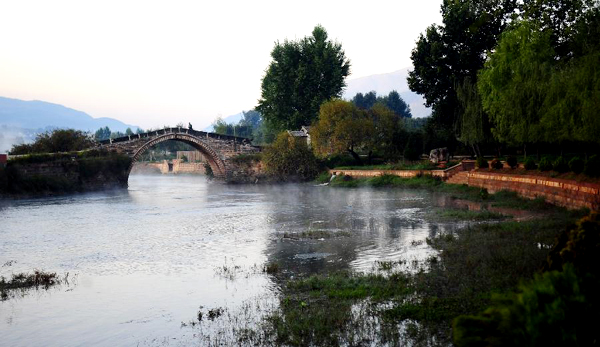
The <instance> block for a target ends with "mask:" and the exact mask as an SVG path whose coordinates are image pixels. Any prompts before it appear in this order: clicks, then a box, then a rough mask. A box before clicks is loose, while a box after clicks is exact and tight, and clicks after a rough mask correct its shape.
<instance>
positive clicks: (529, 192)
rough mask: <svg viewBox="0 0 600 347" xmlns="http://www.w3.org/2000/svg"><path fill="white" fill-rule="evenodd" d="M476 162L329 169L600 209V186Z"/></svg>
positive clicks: (336, 172) (355, 174)
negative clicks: (478, 166) (479, 166)
mask: <svg viewBox="0 0 600 347" xmlns="http://www.w3.org/2000/svg"><path fill="white" fill-rule="evenodd" d="M473 167H474V163H472V162H470V161H469V162H467V161H463V162H462V163H461V164H459V165H456V166H453V167H451V168H448V169H446V170H340V169H333V170H329V172H330V173H332V174H334V173H335V174H337V175H339V174H344V175H348V176H352V177H357V178H369V177H376V176H382V175H394V176H399V177H404V178H411V177H416V176H419V175H431V176H434V177H440V178H441V179H443V180H444V181H447V182H448V183H453V184H467V185H469V186H473V187H479V188H485V189H487V190H488V191H489V192H490V193H495V192H499V191H501V190H510V191H513V192H516V193H517V194H519V195H520V196H522V197H525V198H529V199H535V198H537V197H542V198H544V199H545V200H546V201H547V202H549V203H552V204H555V205H558V206H564V207H567V208H583V207H585V208H589V209H591V210H599V209H600V184H596V183H586V182H577V181H571V180H564V179H559V178H549V177H543V176H534V175H515V174H505V173H497V172H485V171H470V170H472V169H473Z"/></svg>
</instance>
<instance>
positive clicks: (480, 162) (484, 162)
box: [475, 157, 489, 169]
mask: <svg viewBox="0 0 600 347" xmlns="http://www.w3.org/2000/svg"><path fill="white" fill-rule="evenodd" d="M475 165H477V167H478V168H480V169H487V168H488V167H489V164H488V162H487V160H485V158H484V157H479V158H477V162H476V163H475Z"/></svg>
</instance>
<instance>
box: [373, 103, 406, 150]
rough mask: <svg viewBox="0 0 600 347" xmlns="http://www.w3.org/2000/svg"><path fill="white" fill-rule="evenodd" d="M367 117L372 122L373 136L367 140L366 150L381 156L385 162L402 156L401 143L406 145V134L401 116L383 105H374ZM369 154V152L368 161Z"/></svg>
mask: <svg viewBox="0 0 600 347" xmlns="http://www.w3.org/2000/svg"><path fill="white" fill-rule="evenodd" d="M368 116H369V118H370V119H371V120H372V122H373V135H372V136H371V137H370V138H368V139H367V143H369V142H370V144H368V145H367V147H368V148H372V149H373V151H377V152H379V153H381V154H383V157H384V158H385V159H387V160H391V159H397V158H399V157H400V155H401V154H402V150H403V146H402V144H403V143H406V140H407V136H408V135H407V133H406V132H405V131H404V126H403V125H404V123H403V122H402V119H401V116H400V115H398V114H397V113H396V112H394V111H392V110H391V109H389V108H388V107H386V105H384V104H383V103H377V104H375V105H374V106H373V107H372V108H371V109H370V110H369V111H368ZM370 157H371V152H369V160H370Z"/></svg>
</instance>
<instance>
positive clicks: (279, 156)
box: [263, 132, 319, 181]
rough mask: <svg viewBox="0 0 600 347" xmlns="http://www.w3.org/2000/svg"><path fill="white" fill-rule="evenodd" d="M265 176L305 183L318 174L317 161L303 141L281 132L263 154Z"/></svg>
mask: <svg viewBox="0 0 600 347" xmlns="http://www.w3.org/2000/svg"><path fill="white" fill-rule="evenodd" d="M263 162H264V164H265V171H266V172H267V174H269V175H271V176H272V177H274V178H276V179H279V180H299V181H306V180H311V179H314V178H315V177H316V176H317V174H318V172H319V168H318V163H317V159H316V158H315V155H314V154H313V152H312V151H311V150H310V148H308V146H307V145H306V143H305V142H304V141H301V140H298V139H296V138H294V137H293V136H291V135H289V134H288V133H287V132H282V133H280V134H279V135H278V136H277V139H276V140H275V141H274V142H273V144H271V145H270V146H268V147H267V148H266V149H265V151H264V153H263Z"/></svg>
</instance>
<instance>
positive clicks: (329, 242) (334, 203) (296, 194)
mask: <svg viewBox="0 0 600 347" xmlns="http://www.w3.org/2000/svg"><path fill="white" fill-rule="evenodd" d="M288 187H289V188H288ZM267 200H269V201H270V202H271V210H270V212H269V218H268V220H269V225H270V227H271V228H272V229H274V231H275V232H276V234H275V235H273V237H271V242H270V244H269V245H268V246H267V250H266V252H267V255H268V259H269V262H274V263H278V264H280V265H281V268H282V269H283V270H287V271H292V272H294V273H322V272H330V271H338V270H346V269H349V268H350V266H351V263H352V262H354V261H355V260H356V259H357V257H359V256H360V252H361V251H362V250H364V249H371V251H372V249H373V248H375V251H381V253H382V255H385V253H386V252H390V251H392V250H397V249H399V248H401V247H406V246H408V245H410V242H411V241H412V240H413V239H414V238H415V237H416V236H415V235H421V236H423V238H424V237H425V236H426V235H427V234H423V232H428V233H429V236H431V235H432V234H433V235H435V233H436V231H433V232H431V231H430V227H434V228H437V225H435V224H429V223H427V222H426V221H424V220H423V218H424V217H425V214H424V213H423V212H422V211H423V210H424V208H425V207H427V206H431V204H432V202H431V200H430V194H429V193H427V192H420V191H401V190H398V191H389V190H379V189H377V190H376V189H332V188H322V187H310V186H284V187H279V189H272V190H270V191H269V192H268V193H267ZM311 230H318V231H325V232H327V234H328V237H326V238H324V239H321V240H319V239H310V238H306V237H302V236H303V233H306V232H308V231H311Z"/></svg>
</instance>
